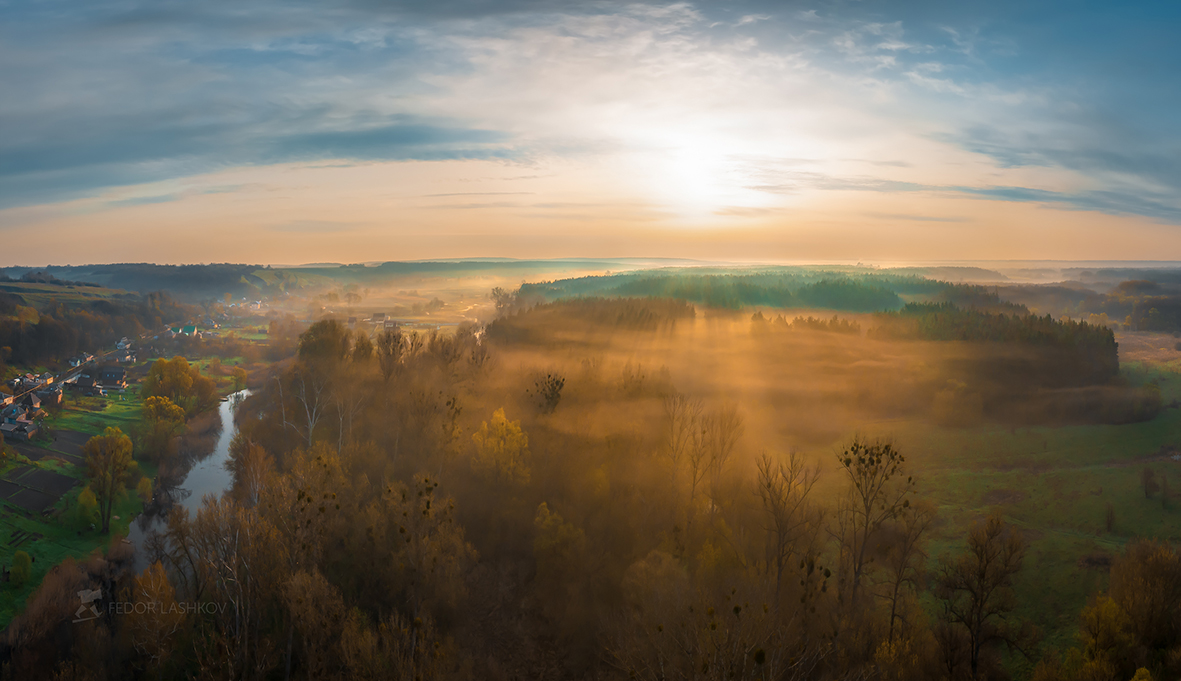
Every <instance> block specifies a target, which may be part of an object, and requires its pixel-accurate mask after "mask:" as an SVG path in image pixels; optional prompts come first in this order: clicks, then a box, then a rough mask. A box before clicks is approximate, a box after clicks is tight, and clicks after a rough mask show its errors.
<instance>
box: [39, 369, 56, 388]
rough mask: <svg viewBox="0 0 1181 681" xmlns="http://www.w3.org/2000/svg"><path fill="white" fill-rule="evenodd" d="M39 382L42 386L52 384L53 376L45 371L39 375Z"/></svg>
mask: <svg viewBox="0 0 1181 681" xmlns="http://www.w3.org/2000/svg"><path fill="white" fill-rule="evenodd" d="M39 380H40V382H41V383H42V384H44V385H49V384H50V383H53V381H54V378H53V374H51V373H49V372H48V371H46V372H45V373H43V374H41V377H40V379H39Z"/></svg>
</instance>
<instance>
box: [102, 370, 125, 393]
mask: <svg viewBox="0 0 1181 681" xmlns="http://www.w3.org/2000/svg"><path fill="white" fill-rule="evenodd" d="M98 383H99V385H101V386H103V387H104V388H126V387H127V370H126V369H124V368H123V367H103V369H102V370H101V371H99V372H98Z"/></svg>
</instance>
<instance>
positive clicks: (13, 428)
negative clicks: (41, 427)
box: [0, 421, 37, 442]
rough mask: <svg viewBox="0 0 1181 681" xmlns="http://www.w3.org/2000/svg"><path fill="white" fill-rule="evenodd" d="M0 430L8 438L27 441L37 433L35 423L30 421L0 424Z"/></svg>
mask: <svg viewBox="0 0 1181 681" xmlns="http://www.w3.org/2000/svg"><path fill="white" fill-rule="evenodd" d="M0 432H3V433H4V437H5V438H8V439H9V440H17V441H23V442H28V441H29V440H32V439H33V437H34V436H36V435H37V424H35V423H33V422H31V421H25V422H21V423H3V424H0Z"/></svg>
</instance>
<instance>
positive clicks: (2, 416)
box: [0, 404, 25, 423]
mask: <svg viewBox="0 0 1181 681" xmlns="http://www.w3.org/2000/svg"><path fill="white" fill-rule="evenodd" d="M24 415H25V410H24V409H22V408H21V406H20V405H19V404H10V405H8V406H7V407H5V408H4V409H2V410H0V423H16V422H17V419H19V418H22V417H23V416H24Z"/></svg>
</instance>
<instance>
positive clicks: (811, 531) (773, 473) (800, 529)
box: [758, 450, 820, 606]
mask: <svg viewBox="0 0 1181 681" xmlns="http://www.w3.org/2000/svg"><path fill="white" fill-rule="evenodd" d="M819 477H820V468H819V467H813V468H808V467H807V465H806V464H805V463H804V457H803V456H802V455H800V453H799V452H797V451H795V450H793V451H792V452H791V453H789V454H788V455H787V460H786V461H782V460H781V461H775V460H773V459H772V458H771V457H770V456H768V455H766V454H764V455H763V456H762V457H761V458H760V459H759V461H758V494H759V499H760V500H761V501H762V502H763V514H764V517H765V522H766V525H764V529H765V530H766V532H767V569H768V570H769V571H771V572H773V573H774V575H775V596H776V606H778V603H779V594H780V587H781V586H782V584H783V579H784V576H785V574H786V572H787V568H788V566H789V565H790V564H791V562H792V560H793V559H795V558H798V557H800V556H803V555H805V554H811V553H812V549H813V548H814V544H815V538H816V533H817V530H818V528H819V526H820V522H819V521H820V510H819V509H818V508H816V507H815V506H814V505H813V504H811V503H810V502H809V501H808V495H809V494H810V493H811V492H812V487H813V486H814V485H815V484H816V480H817V478H819Z"/></svg>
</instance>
